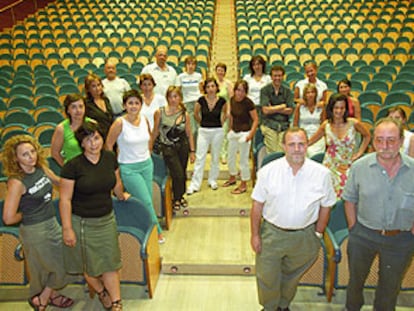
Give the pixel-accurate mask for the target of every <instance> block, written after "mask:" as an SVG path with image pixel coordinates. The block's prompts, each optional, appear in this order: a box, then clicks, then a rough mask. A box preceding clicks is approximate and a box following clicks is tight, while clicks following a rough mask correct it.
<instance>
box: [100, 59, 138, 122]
mask: <svg viewBox="0 0 414 311" xmlns="http://www.w3.org/2000/svg"><path fill="white" fill-rule="evenodd" d="M104 70H105V75H106V79H104V80H102V84H103V87H104V93H105V95H106V96H107V97H108V98H109V102H110V104H111V107H112V111H113V113H114V116H115V117H118V116H120V115H121V114H122V112H123V110H124V108H123V105H122V96H123V94H124V93H125V92H126V91H129V90H130V89H131V86H130V85H129V83H128V81H127V80H125V79H123V78H119V77H117V75H116V65H115V62H112V61H110V60H109V61H108V62H106V64H105V69H104Z"/></svg>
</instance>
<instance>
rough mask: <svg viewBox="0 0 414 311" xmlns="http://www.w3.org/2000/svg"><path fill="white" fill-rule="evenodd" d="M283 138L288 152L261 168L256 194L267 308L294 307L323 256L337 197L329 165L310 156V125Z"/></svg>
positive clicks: (255, 229) (254, 213) (260, 279)
mask: <svg viewBox="0 0 414 311" xmlns="http://www.w3.org/2000/svg"><path fill="white" fill-rule="evenodd" d="M282 143H283V149H284V151H285V154H286V156H285V157H283V158H280V159H278V160H275V161H272V162H270V163H269V164H267V165H266V166H264V167H263V168H261V169H260V170H259V173H258V179H257V183H256V186H255V188H254V190H253V193H252V199H253V206H252V210H251V217H250V224H251V241H250V242H251V246H252V248H253V251H254V252H255V253H256V279H257V289H258V295H259V302H260V304H261V305H262V306H263V307H264V310H266V311H275V310H278V311H287V310H289V304H290V303H291V301H292V300H293V298H294V296H295V293H296V288H297V286H298V283H299V280H300V278H301V277H302V276H303V274H304V273H305V272H306V270H307V269H308V268H309V267H311V266H312V264H313V263H314V262H315V260H316V258H317V256H318V252H319V248H320V247H321V243H320V238H322V236H323V232H324V230H325V227H326V225H327V223H328V220H329V214H330V207H331V206H333V205H334V204H335V202H336V195H335V191H334V189H333V184H332V179H331V174H330V171H329V169H327V168H326V167H324V166H322V165H321V164H319V163H317V162H315V161H313V160H310V159H308V158H306V150H307V144H308V141H307V135H306V132H305V130H303V129H300V128H297V127H294V128H289V129H287V130H286V132H285V133H284V134H283V140H282ZM262 218H263V221H262Z"/></svg>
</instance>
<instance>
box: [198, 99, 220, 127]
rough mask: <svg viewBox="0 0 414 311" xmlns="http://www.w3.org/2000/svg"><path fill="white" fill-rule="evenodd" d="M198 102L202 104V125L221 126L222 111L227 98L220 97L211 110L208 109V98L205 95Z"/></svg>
mask: <svg viewBox="0 0 414 311" xmlns="http://www.w3.org/2000/svg"><path fill="white" fill-rule="evenodd" d="M198 103H199V105H200V106H201V109H200V111H201V124H200V126H201V127H210V128H211V127H221V111H222V110H223V106H224V105H225V104H226V100H225V99H224V98H223V97H219V98H218V100H217V102H216V105H215V106H214V108H213V109H212V110H211V111H210V109H208V104H207V100H206V98H205V97H204V96H202V97H200V98H199V99H198Z"/></svg>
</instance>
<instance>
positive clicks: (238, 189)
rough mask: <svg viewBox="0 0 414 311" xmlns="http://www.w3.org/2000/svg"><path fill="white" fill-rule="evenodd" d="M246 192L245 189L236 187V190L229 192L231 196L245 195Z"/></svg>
mask: <svg viewBox="0 0 414 311" xmlns="http://www.w3.org/2000/svg"><path fill="white" fill-rule="evenodd" d="M246 191H247V188H240V187H237V188H236V189H234V190H232V191H231V194H242V193H245V192H246Z"/></svg>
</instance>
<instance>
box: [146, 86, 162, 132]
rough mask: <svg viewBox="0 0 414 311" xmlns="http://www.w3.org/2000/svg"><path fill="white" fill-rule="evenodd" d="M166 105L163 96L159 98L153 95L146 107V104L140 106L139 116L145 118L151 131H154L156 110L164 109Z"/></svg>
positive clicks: (157, 95)
mask: <svg viewBox="0 0 414 311" xmlns="http://www.w3.org/2000/svg"><path fill="white" fill-rule="evenodd" d="M166 104H167V100H166V98H165V96H161V95H159V94H154V98H153V99H152V102H151V103H150V104H149V105H147V104H146V103H143V104H142V108H141V116H144V117H146V118H147V120H148V122H149V124H150V129H151V131H152V130H153V129H154V113H155V111H157V109H160V108H161V107H164V106H165V105H166Z"/></svg>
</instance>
